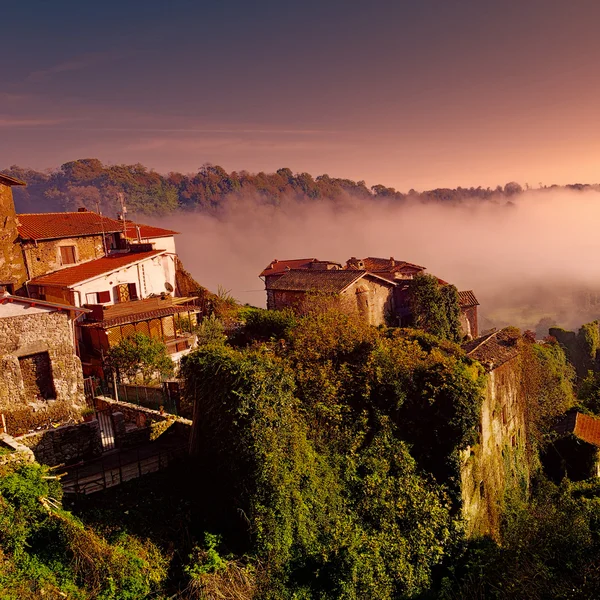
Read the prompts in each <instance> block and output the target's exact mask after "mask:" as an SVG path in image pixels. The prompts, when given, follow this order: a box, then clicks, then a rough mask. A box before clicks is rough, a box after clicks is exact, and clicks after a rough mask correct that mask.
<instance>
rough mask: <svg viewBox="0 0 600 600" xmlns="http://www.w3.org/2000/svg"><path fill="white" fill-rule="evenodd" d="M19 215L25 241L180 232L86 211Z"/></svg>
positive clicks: (130, 238) (155, 235)
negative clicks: (118, 219)
mask: <svg viewBox="0 0 600 600" xmlns="http://www.w3.org/2000/svg"><path fill="white" fill-rule="evenodd" d="M17 216H18V218H19V225H18V229H19V235H20V236H21V238H22V239H24V240H51V239H59V238H67V237H79V236H84V235H101V234H102V233H124V235H125V237H126V238H127V239H129V240H136V239H137V229H136V227H139V228H140V237H141V238H142V239H146V238H154V237H167V236H172V235H177V234H178V233H179V232H178V231H173V230H172V229H163V228H162V227H155V226H153V225H143V224H141V223H134V222H133V221H125V223H123V221H117V220H116V219H111V218H109V217H105V216H104V215H100V214H99V213H96V212H93V211H90V210H86V211H81V212H61V213H23V214H19V215H17Z"/></svg>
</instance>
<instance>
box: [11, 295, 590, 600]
mask: <svg viewBox="0 0 600 600" xmlns="http://www.w3.org/2000/svg"><path fill="white" fill-rule="evenodd" d="M224 304H225V305H226V306H228V302H227V301H226V300H225V301H224ZM231 310H233V308H232V307H230V306H228V308H227V310H226V312H227V314H229V312H230V311H231ZM237 311H238V315H237V318H238V319H242V320H243V321H244V322H245V327H244V328H242V329H241V330H239V331H237V332H236V333H235V335H231V336H230V337H229V339H227V338H226V337H225V334H224V328H223V326H222V324H220V323H219V321H218V320H217V319H216V318H211V319H207V320H205V322H204V323H203V324H202V325H201V326H200V327H199V328H198V329H197V331H198V332H199V334H200V342H201V343H200V348H199V349H198V350H197V351H195V352H194V353H192V354H190V355H189V356H188V357H186V358H185V360H184V361H183V365H182V375H183V377H184V379H185V390H186V394H187V396H188V398H187V400H188V401H190V402H193V404H194V410H195V422H196V427H195V431H194V441H193V449H194V456H193V457H191V458H190V459H189V460H188V461H187V462H186V463H185V464H183V465H181V466H180V467H179V468H177V467H175V468H174V469H173V470H172V471H165V472H162V473H158V474H155V475H153V476H149V477H146V478H142V479H140V480H137V481H134V482H130V483H128V484H126V485H124V486H122V487H121V488H119V489H117V490H114V491H107V492H104V493H102V494H98V495H97V496H96V495H95V496H92V497H90V498H82V499H80V500H78V501H77V503H76V504H75V506H74V507H73V508H74V511H75V512H76V514H77V515H78V517H75V516H73V515H72V514H71V513H69V512H67V511H65V510H63V509H62V508H61V507H60V488H59V486H58V482H57V481H56V480H54V479H45V477H48V476H49V472H48V470H47V469H44V468H40V467H38V466H25V467H19V468H14V467H13V468H10V469H9V468H8V467H4V471H3V472H2V473H1V474H2V475H3V477H0V504H1V507H0V508H2V510H0V561H2V563H1V564H2V569H0V584H1V585H2V588H1V589H0V598H2V599H4V598H7V599H8V598H11V599H12V598H15V599H16V598H34V597H40V594H41V590H45V596H46V597H53V596H52V595H51V594H52V593H54V592H56V591H60V592H62V593H66V594H68V597H72V598H82V599H87V598H115V599H116V598H150V597H151V598H163V599H165V600H166V598H181V599H185V598H190V599H201V598H202V599H208V598H227V597H232V598H239V599H242V600H243V599H250V598H265V599H285V598H290V599H291V598H294V599H304V598H306V599H312V598H318V599H321V600H327V599H338V598H342V599H359V598H361V599H362V598H377V599H381V600H386V599H390V600H391V599H397V598H398V599H401V598H419V599H427V598H444V599H446V600H451V599H452V600H454V599H458V598H466V599H470V598H472V599H480V598H498V599H500V598H533V599H540V600H541V599H543V598H590V597H594V595H595V591H596V589H597V587H598V585H600V570H599V568H598V565H600V542H599V540H600V488H598V486H597V484H595V483H583V484H577V485H574V484H570V483H569V482H563V484H561V485H560V486H555V485H553V484H550V483H548V482H547V481H546V480H545V478H544V475H543V472H542V471H541V468H540V465H539V462H537V461H536V460H531V461H530V463H531V467H532V469H533V475H534V482H533V484H532V486H531V490H530V494H529V496H528V497H527V495H523V494H522V493H515V492H514V490H513V489H512V488H510V487H507V491H506V497H505V498H504V499H503V507H502V508H503V512H502V514H503V517H502V529H501V532H500V539H501V543H498V541H495V540H492V539H488V538H485V539H474V540H467V539H466V538H465V536H464V532H463V531H464V530H463V523H462V522H461V513H460V493H459V477H458V475H459V462H458V457H459V452H460V451H461V450H462V449H464V448H467V447H468V446H472V445H473V444H476V443H477V442H478V439H479V432H478V425H479V421H480V407H481V395H482V392H483V386H484V384H485V375H484V372H483V369H482V367H481V365H479V364H478V363H476V362H474V361H472V360H471V359H469V358H468V357H467V356H466V355H465V354H464V352H463V351H462V350H461V348H460V347H459V346H458V345H456V344H455V343H453V342H452V341H450V340H447V339H443V338H440V337H436V336H434V335H432V334H431V333H428V332H425V331H422V330H417V329H386V328H379V329H376V328H372V327H368V326H366V325H365V324H363V323H362V322H361V321H359V320H358V319H355V318H353V317H351V316H348V315H344V314H341V313H339V312H336V311H335V310H319V311H315V312H309V313H308V314H305V315H294V314H292V313H288V312H277V311H263V310H257V309H251V308H247V307H244V308H239V307H238V308H237ZM446 331H447V330H446ZM504 335H505V336H507V339H508V341H509V342H510V343H511V344H514V345H517V346H519V347H520V350H521V355H522V361H521V363H520V364H522V367H523V370H522V379H523V382H524V385H525V396H526V399H527V407H526V408H527V410H528V412H529V413H530V414H529V418H530V421H531V424H532V425H531V431H530V437H529V439H528V446H529V452H530V453H537V452H538V450H539V449H541V448H543V446H544V444H546V443H548V440H551V430H552V424H553V419H554V418H555V417H556V416H557V414H560V413H561V412H562V411H563V410H565V408H568V407H569V406H570V404H571V403H572V402H573V389H572V381H573V371H572V368H571V367H570V366H569V364H568V363H567V361H566V359H565V354H564V352H563V351H562V349H561V347H560V346H559V345H558V344H557V343H554V342H549V343H546V344H537V343H535V341H534V338H533V337H532V336H531V335H528V334H525V335H523V336H522V335H521V334H520V332H519V331H518V330H507V331H506V332H505V334H504ZM529 458H531V457H529ZM529 458H528V460H529ZM80 519H81V520H80ZM2 578H4V579H2ZM3 594H4V595H3ZM57 597H58V596H57Z"/></svg>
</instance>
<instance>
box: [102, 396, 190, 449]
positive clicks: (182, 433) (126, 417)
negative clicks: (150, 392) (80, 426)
mask: <svg viewBox="0 0 600 600" xmlns="http://www.w3.org/2000/svg"><path fill="white" fill-rule="evenodd" d="M94 405H95V407H96V410H110V411H111V414H112V417H113V427H114V431H115V441H116V443H117V446H119V447H121V448H131V447H134V446H139V445H142V444H145V443H147V442H152V441H154V440H156V439H157V438H159V437H160V436H161V435H162V434H163V433H166V432H167V431H169V433H170V434H171V435H174V436H177V437H178V438H181V440H182V442H187V441H188V439H189V436H190V433H191V430H192V421H190V420H189V419H184V418H182V417H176V416H174V415H170V414H168V413H161V412H159V411H157V410H153V409H151V408H145V407H144V406H137V405H135V404H130V403H128V402H121V401H120V400H113V399H112V398H106V397H105V396H98V397H96V398H94Z"/></svg>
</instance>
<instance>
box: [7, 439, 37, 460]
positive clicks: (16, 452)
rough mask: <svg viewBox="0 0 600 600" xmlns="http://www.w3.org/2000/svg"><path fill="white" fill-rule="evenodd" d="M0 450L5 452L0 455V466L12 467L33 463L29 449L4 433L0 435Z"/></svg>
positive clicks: (33, 457) (33, 458) (32, 455)
mask: <svg viewBox="0 0 600 600" xmlns="http://www.w3.org/2000/svg"><path fill="white" fill-rule="evenodd" d="M0 449H3V450H5V452H3V453H1V454H0V465H14V464H19V463H28V462H34V461H35V456H34V454H33V452H32V451H31V449H30V448H28V447H27V446H25V445H24V444H21V443H20V442H18V441H17V440H16V439H15V438H13V437H12V436H10V435H8V434H6V433H0Z"/></svg>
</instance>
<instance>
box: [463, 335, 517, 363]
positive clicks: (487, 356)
mask: <svg viewBox="0 0 600 600" xmlns="http://www.w3.org/2000/svg"><path fill="white" fill-rule="evenodd" d="M517 342H518V340H517V339H516V338H515V337H514V336H513V335H511V334H510V333H509V332H508V329H507V328H505V329H500V330H499V331H493V332H491V333H488V334H486V335H483V336H481V337H478V338H477V339H474V340H472V341H470V342H467V343H465V344H463V345H462V348H463V350H464V351H465V352H466V353H467V356H469V357H470V358H472V359H474V360H477V361H479V362H480V363H481V364H482V365H483V366H484V367H486V369H487V370H489V371H492V370H493V369H495V368H497V367H499V366H500V365H503V364H504V363H505V362H508V361H509V360H511V359H513V358H515V357H516V356H518V354H519V346H518V343H517Z"/></svg>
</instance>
